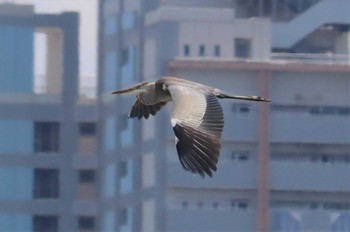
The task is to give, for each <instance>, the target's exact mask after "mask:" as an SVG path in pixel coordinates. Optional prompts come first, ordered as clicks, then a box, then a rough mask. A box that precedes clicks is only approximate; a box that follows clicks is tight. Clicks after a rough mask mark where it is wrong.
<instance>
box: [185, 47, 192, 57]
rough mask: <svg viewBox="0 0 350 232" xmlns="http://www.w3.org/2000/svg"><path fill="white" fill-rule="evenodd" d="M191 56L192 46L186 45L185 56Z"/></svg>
mask: <svg viewBox="0 0 350 232" xmlns="http://www.w3.org/2000/svg"><path fill="white" fill-rule="evenodd" d="M190 55H191V50H190V45H188V44H185V45H184V56H190Z"/></svg>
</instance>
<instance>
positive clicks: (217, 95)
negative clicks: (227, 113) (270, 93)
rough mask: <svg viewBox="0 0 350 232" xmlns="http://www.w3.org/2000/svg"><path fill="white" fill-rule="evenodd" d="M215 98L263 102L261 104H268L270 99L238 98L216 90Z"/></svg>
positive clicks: (257, 97)
mask: <svg viewBox="0 0 350 232" xmlns="http://www.w3.org/2000/svg"><path fill="white" fill-rule="evenodd" d="M215 92H216V97H217V98H220V99H222V98H229V99H238V100H247V101H263V102H270V101H271V99H267V98H263V97H259V96H239V95H231V94H228V93H225V92H224V91H221V90H217V91H215Z"/></svg>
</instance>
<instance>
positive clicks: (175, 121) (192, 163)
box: [168, 85, 224, 177]
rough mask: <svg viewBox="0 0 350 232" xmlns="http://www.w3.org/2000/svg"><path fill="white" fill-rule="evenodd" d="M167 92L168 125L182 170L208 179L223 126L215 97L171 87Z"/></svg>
mask: <svg viewBox="0 0 350 232" xmlns="http://www.w3.org/2000/svg"><path fill="white" fill-rule="evenodd" d="M168 89H169V91H170V94H171V96H172V100H173V103H174V108H173V111H172V114H171V123H172V126H173V129H174V132H175V136H176V137H177V139H178V142H177V144H176V149H177V152H178V155H179V159H180V162H181V164H182V166H183V168H184V169H185V170H187V171H190V172H192V173H196V174H199V175H201V176H203V177H204V176H205V174H207V175H209V176H212V171H216V170H217V167H216V165H217V162H218V158H219V155H220V148H221V133H222V130H223V126H224V118H223V112H222V108H221V106H220V104H219V102H218V100H217V98H216V97H215V96H214V95H213V94H211V93H204V92H202V91H198V90H195V89H193V88H190V87H183V86H176V85H172V86H169V88H168Z"/></svg>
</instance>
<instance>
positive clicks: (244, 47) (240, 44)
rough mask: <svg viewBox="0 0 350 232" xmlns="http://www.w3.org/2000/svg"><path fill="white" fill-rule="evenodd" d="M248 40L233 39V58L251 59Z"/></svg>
mask: <svg viewBox="0 0 350 232" xmlns="http://www.w3.org/2000/svg"><path fill="white" fill-rule="evenodd" d="M250 43H251V42H250V39H235V46H234V47H235V57H238V58H249V57H251V54H250V53H251V51H250V47H251V45H250Z"/></svg>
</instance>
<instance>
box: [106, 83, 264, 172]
mask: <svg viewBox="0 0 350 232" xmlns="http://www.w3.org/2000/svg"><path fill="white" fill-rule="evenodd" d="M124 93H134V94H137V95H136V101H135V103H134V105H133V106H132V108H131V111H130V114H129V117H131V118H135V117H137V118H138V119H141V118H142V117H144V118H145V119H148V117H149V116H150V114H151V115H155V114H156V113H157V112H158V111H159V110H160V109H161V108H162V107H163V106H164V105H165V104H167V103H168V102H170V101H171V102H173V109H172V112H171V119H170V121H171V125H172V127H173V130H174V132H175V140H176V149H177V153H178V156H179V160H180V163H181V165H182V167H183V168H184V169H185V170H187V171H189V172H192V173H194V174H199V175H201V176H202V177H204V176H205V174H207V175H208V176H210V177H212V172H213V171H216V170H217V167H216V165H217V163H218V159H219V155H220V149H221V133H222V130H223V127H224V114H223V111H222V107H221V105H220V103H219V101H218V98H219V99H223V98H230V99H238V100H248V101H262V102H269V101H270V99H266V98H263V97H258V96H237V95H231V94H229V93H226V92H225V91H223V90H220V89H217V88H213V87H210V86H206V85H202V84H199V83H196V82H192V81H188V80H184V79H180V78H175V77H163V78H161V79H159V80H158V81H156V82H146V81H144V82H141V83H138V84H136V85H135V86H133V87H131V88H128V89H124V90H118V91H115V92H113V93H112V94H124Z"/></svg>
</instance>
